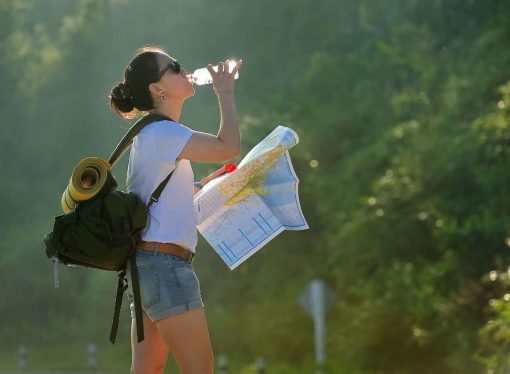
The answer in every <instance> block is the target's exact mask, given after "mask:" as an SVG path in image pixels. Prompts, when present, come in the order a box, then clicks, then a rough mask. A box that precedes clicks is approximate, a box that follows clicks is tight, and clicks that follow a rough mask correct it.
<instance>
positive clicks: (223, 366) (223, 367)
mask: <svg viewBox="0 0 510 374" xmlns="http://www.w3.org/2000/svg"><path fill="white" fill-rule="evenodd" d="M218 369H220V374H227V373H228V370H227V369H228V360H227V357H226V356H223V355H220V356H218Z"/></svg>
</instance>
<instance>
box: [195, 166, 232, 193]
mask: <svg viewBox="0 0 510 374" xmlns="http://www.w3.org/2000/svg"><path fill="white" fill-rule="evenodd" d="M225 173H227V165H224V166H222V167H221V168H219V169H218V170H215V171H213V172H212V173H211V174H209V175H208V176H207V177H205V178H204V179H202V180H201V181H200V184H201V185H202V186H205V185H206V184H207V183H209V182H210V181H212V180H213V179H215V178H218V177H220V176H222V175H223V174H225ZM197 192H198V188H196V187H195V190H194V193H197Z"/></svg>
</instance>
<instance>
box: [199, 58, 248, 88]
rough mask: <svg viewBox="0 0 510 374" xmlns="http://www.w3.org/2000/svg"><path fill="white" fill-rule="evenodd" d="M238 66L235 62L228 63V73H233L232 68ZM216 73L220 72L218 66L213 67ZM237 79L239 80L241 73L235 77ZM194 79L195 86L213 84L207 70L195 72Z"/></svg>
mask: <svg viewBox="0 0 510 374" xmlns="http://www.w3.org/2000/svg"><path fill="white" fill-rule="evenodd" d="M235 65H236V62H235V61H230V62H229V63H228V71H229V72H230V71H232V68H233V67H234V66H235ZM213 70H214V71H218V66H217V65H216V66H213ZM234 78H235V79H237V78H239V72H237V73H236V75H235V76H234ZM193 79H194V80H195V84H198V85H203V84H209V83H212V77H211V74H210V73H209V70H207V68H202V69H197V70H195V71H194V72H193Z"/></svg>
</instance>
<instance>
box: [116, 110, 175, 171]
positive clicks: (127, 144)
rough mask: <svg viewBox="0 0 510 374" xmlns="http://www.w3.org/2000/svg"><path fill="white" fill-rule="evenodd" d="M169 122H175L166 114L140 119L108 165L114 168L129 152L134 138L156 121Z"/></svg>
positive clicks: (127, 134) (150, 115)
mask: <svg viewBox="0 0 510 374" xmlns="http://www.w3.org/2000/svg"><path fill="white" fill-rule="evenodd" d="M162 120H168V121H173V119H171V118H170V117H167V116H165V115H164V114H161V113H158V112H151V113H149V114H147V115H145V116H143V117H142V118H140V119H139V120H138V121H136V123H135V124H134V125H133V126H131V128H130V129H129V130H128V132H127V133H126V135H124V137H123V138H122V139H121V141H120V142H119V144H117V147H115V150H114V151H113V152H112V154H111V155H110V157H109V158H108V163H109V164H110V165H111V166H112V167H113V165H114V164H115V163H116V162H117V161H118V160H119V159H120V158H121V157H122V155H124V153H125V152H126V151H127V150H128V148H129V147H130V146H131V144H132V143H133V138H134V137H135V136H136V135H137V134H138V133H139V132H140V131H141V130H142V129H143V128H144V127H145V126H147V125H148V124H150V123H152V122H156V121H162Z"/></svg>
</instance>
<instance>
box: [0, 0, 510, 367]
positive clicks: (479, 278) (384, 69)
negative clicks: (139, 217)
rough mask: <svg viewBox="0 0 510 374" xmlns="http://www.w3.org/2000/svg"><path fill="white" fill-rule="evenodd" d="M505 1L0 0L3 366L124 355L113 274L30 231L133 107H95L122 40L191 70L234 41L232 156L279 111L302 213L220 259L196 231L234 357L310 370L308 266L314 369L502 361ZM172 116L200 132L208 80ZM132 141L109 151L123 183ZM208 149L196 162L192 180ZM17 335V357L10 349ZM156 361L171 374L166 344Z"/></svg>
mask: <svg viewBox="0 0 510 374" xmlns="http://www.w3.org/2000/svg"><path fill="white" fill-rule="evenodd" d="M509 41H510V0H491V1H482V0H427V1H426V0H357V1H350V0H349V1H348V0H321V1H311V0H292V1H291V0H279V1H274V0H273V1H268V0H259V1H246V0H238V1H227V0H216V1H214V2H213V1H206V0H187V1H179V2H177V1H164V0H144V1H141V0H138V1H137V0H76V1H64V0H44V1H39V0H1V2H0V83H1V89H0V103H1V104H0V105H1V108H2V110H1V111H0V123H1V128H2V131H1V135H0V158H1V160H2V177H1V179H0V196H1V197H0V199H1V205H2V209H1V211H0V222H1V225H0V235H1V239H2V240H1V244H0V246H1V250H0V285H1V286H0V337H1V339H0V370H4V371H17V370H20V369H19V360H20V356H22V355H23V353H22V350H21V351H19V350H20V347H21V346H23V347H25V350H26V351H25V352H26V353H25V356H26V360H27V363H26V365H25V366H26V369H27V370H34V371H36V370H47V371H49V370H86V369H87V368H88V366H89V363H88V358H87V357H88V353H87V351H88V349H89V348H90V346H89V345H90V344H94V346H95V347H96V348H95V349H96V350H97V362H96V365H95V368H96V370H101V371H105V372H109V373H127V372H128V371H129V367H130V360H131V358H130V342H129V328H130V318H129V309H128V302H127V299H126V298H124V305H123V309H122V314H121V321H120V329H119V336H118V339H117V344H116V345H115V346H112V345H111V344H110V343H109V341H108V334H109V329H110V324H111V318H112V312H113V304H114V296H115V290H116V281H117V276H116V274H115V273H114V272H106V271H97V270H94V269H81V268H65V267H61V268H60V278H61V286H60V288H59V289H55V288H54V287H53V272H52V271H53V269H52V265H51V263H50V262H49V261H48V259H47V258H46V255H45V253H44V245H43V243H42V241H41V238H42V236H43V235H44V234H46V233H47V232H49V231H51V229H52V224H53V217H54V216H55V215H58V214H61V208H60V197H61V194H62V192H63V190H64V189H65V187H66V185H67V183H68V180H69V177H70V175H71V172H72V169H73V168H74V166H75V165H76V164H77V163H78V161H80V160H81V159H82V158H84V157H86V156H100V157H105V158H106V157H108V156H109V155H110V152H111V151H112V150H113V148H114V147H115V145H116V144H117V142H118V141H119V140H120V138H121V137H122V136H123V135H124V133H125V131H126V130H127V129H128V128H129V126H130V125H131V124H132V122H130V121H124V120H122V119H120V118H119V117H118V116H116V115H115V114H114V113H113V112H112V111H111V109H110V108H109V104H108V100H107V95H108V94H109V92H110V90H111V88H112V87H113V86H114V85H115V84H116V83H117V82H118V81H120V80H121V79H122V78H123V72H124V69H125V67H126V65H127V64H128V62H129V61H130V59H131V57H132V56H133V54H134V52H135V50H136V49H137V48H139V47H141V46H143V45H146V44H153V45H160V46H163V47H165V48H166V49H167V50H168V52H169V53H170V54H171V55H172V56H173V57H175V58H177V59H178V60H179V61H180V62H181V64H182V65H183V66H184V67H186V68H187V69H188V70H191V71H193V70H194V69H196V68H200V67H203V66H205V65H206V64H208V63H216V62H217V61H220V60H225V59H227V58H243V60H244V63H243V66H242V69H241V71H240V78H239V80H238V81H237V85H236V92H237V94H236V95H237V106H238V112H239V117H240V121H241V131H242V154H241V157H239V159H236V160H234V162H239V161H240V160H241V159H242V156H244V155H245V154H246V153H247V151H248V150H249V149H250V148H251V147H252V146H254V145H255V144H257V143H258V142H259V141H260V140H262V139H263V138H264V137H265V136H266V135H267V134H268V133H269V132H270V131H272V130H273V129H274V128H275V127H276V126H277V125H279V124H283V125H285V126H288V127H291V128H293V129H294V130H296V132H297V133H298V134H299V135H300V138H301V142H300V144H298V145H297V146H296V147H295V148H293V149H292V150H291V152H290V153H291V156H292V160H293V164H294V167H295V170H296V173H297V174H298V176H299V177H300V185H299V195H300V198H301V204H302V208H303V212H304V214H305V216H306V218H307V220H308V223H309V225H310V230H307V231H302V232H284V233H282V234H280V235H279V236H278V237H277V238H276V239H275V240H273V241H271V242H270V243H269V244H268V245H267V246H266V247H264V249H262V250H261V251H260V252H259V253H257V254H256V255H255V256H254V257H252V258H251V259H250V260H249V261H247V262H246V263H244V264H243V265H241V266H240V267H239V268H238V269H236V270H234V271H232V272H231V271H230V270H229V269H228V268H227V266H225V264H224V263H223V262H222V261H221V260H220V259H219V257H218V256H217V255H216V254H215V252H214V251H213V250H212V248H211V247H210V246H209V245H208V244H207V243H206V242H205V241H204V240H203V239H202V238H200V239H199V245H198V248H197V252H198V257H197V259H196V262H195V270H196V272H197V274H198V277H199V279H200V282H201V287H202V293H203V299H204V303H205V305H206V314H207V318H208V323H209V329H210V334H211V339H212V344H213V350H214V353H215V355H216V358H218V357H219V356H220V355H225V356H226V357H227V358H228V362H229V372H230V373H244V374H247V373H255V372H256V370H257V369H256V365H255V363H254V362H255V360H256V358H257V357H264V359H265V361H266V364H267V373H279V374H283V373H312V372H313V371H314V370H315V367H314V340H313V333H314V332H313V321H312V319H311V318H310V316H309V315H308V314H307V313H306V312H305V311H304V310H303V309H302V307H301V306H300V305H299V304H298V302H297V299H298V298H299V296H300V295H301V294H302V292H303V291H304V290H305V288H306V287H307V286H308V284H309V283H310V281H311V280H312V279H322V280H323V281H324V283H325V284H326V285H327V286H328V287H329V288H330V289H331V290H332V291H333V292H334V293H335V295H336V297H337V300H338V302H337V303H335V304H334V306H333V308H332V309H331V310H330V311H329V312H328V314H327V318H326V326H327V333H326V356H327V363H326V365H325V367H324V368H323V371H324V372H325V373H363V374H364V373H502V372H504V370H506V368H507V367H508V366H509V360H508V358H509V354H510V269H509V268H508V266H509V264H510V261H509V260H510V258H509V255H510V251H509V245H510V239H509V230H510V193H509V192H510V173H509V172H508V170H509V161H510V109H509V108H510V45H509ZM181 122H182V123H184V124H185V125H187V126H189V127H191V128H193V129H195V130H199V131H207V132H211V133H216V132H217V130H218V126H219V112H218V104H217V100H216V97H215V95H214V93H213V91H212V88H211V86H201V87H197V89H196V95H195V97H193V98H191V99H190V100H189V101H188V102H186V104H185V106H184V110H183V113H182V117H181ZM126 166H127V157H125V158H124V159H123V160H122V161H121V162H119V163H118V164H117V165H116V166H115V168H114V174H115V175H116V177H117V180H118V182H119V187H120V189H122V190H124V189H125V175H126V174H125V173H126ZM219 166H221V165H220V164H199V163H194V164H193V168H194V171H195V177H196V179H199V178H203V177H204V176H205V175H207V174H208V173H209V172H211V171H212V170H215V169H216V168H218V167H219ZM20 352H21V354H20ZM165 373H177V370H176V369H175V363H174V362H173V359H169V362H168V365H167V370H166V371H165Z"/></svg>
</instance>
